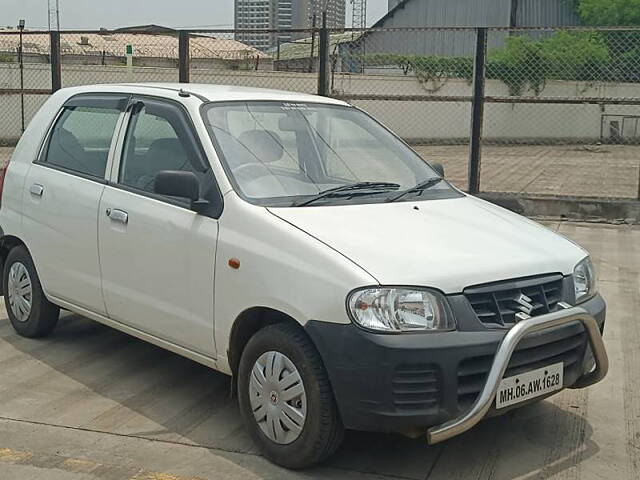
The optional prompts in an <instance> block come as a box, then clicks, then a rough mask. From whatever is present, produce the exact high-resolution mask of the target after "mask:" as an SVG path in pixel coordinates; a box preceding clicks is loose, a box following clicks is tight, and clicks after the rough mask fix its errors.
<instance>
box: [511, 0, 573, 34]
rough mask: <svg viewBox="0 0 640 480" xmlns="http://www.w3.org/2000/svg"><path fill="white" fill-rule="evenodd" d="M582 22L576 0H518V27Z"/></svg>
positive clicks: (554, 25)
mask: <svg viewBox="0 0 640 480" xmlns="http://www.w3.org/2000/svg"><path fill="white" fill-rule="evenodd" d="M581 24H582V22H581V21H580V16H579V15H578V13H577V12H576V10H575V7H574V0H518V10H517V13H516V26H518V27H563V26H565V27H566V26H576V25H581Z"/></svg>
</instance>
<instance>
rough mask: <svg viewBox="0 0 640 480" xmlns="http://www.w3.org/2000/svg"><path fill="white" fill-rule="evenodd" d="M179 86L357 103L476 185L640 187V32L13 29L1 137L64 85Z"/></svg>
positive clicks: (3, 36) (7, 45) (14, 132)
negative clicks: (218, 86) (250, 90)
mask: <svg viewBox="0 0 640 480" xmlns="http://www.w3.org/2000/svg"><path fill="white" fill-rule="evenodd" d="M56 39H58V40H56ZM58 43H59V48H57V47H56V45H57V44H58ZM21 45H22V47H21ZM58 72H60V73H59V74H58ZM177 81H181V82H193V83H213V84H222V85H234V86H248V87H262V88H273V89H279V90H291V91H297V92H304V93H320V94H324V95H327V96H332V97H335V98H340V99H344V100H346V101H348V102H349V103H352V104H353V105H356V106H357V107H359V108H362V109H363V110H365V111H367V112H369V113H370V114H372V115H373V116H375V117H376V118H377V119H378V120H380V121H381V122H382V123H384V124H385V125H387V126H388V127H390V128H391V129H392V130H394V131H395V132H396V133H397V134H398V135H399V136H401V137H402V138H403V139H405V141H407V142H408V143H410V144H412V145H413V146H414V148H415V149H416V150H417V151H418V152H419V153H420V154H421V155H423V156H424V158H426V159H429V160H434V161H441V162H442V163H444V165H445V168H446V171H447V177H448V178H449V179H450V180H451V181H452V182H453V183H455V184H456V185H458V186H459V187H461V188H463V189H469V190H470V191H472V192H474V193H475V192H478V191H484V192H507V193H518V194H531V195H554V196H580V197H616V198H638V197H639V196H640V193H639V190H640V185H639V184H640V155H638V153H640V29H613V28H609V29H598V28H591V29H586V28H567V29H548V28H547V29H543V28H539V29H536V28H526V29H506V28H393V29H388V28H374V29H364V30H357V29H346V30H327V29H319V28H313V29H306V30H201V31H175V30H170V29H158V28H156V29H153V30H131V29H127V30H109V31H106V30H100V31H73V32H72V31H64V32H60V33H59V34H58V33H57V32H24V33H23V35H20V33H19V32H16V31H12V32H0V108H1V109H2V111H3V113H4V115H3V116H2V117H1V118H0V143H8V144H13V143H15V141H16V140H17V139H18V138H19V136H20V134H21V132H22V123H23V121H22V118H23V117H24V123H25V125H26V124H28V122H29V120H30V118H31V116H32V115H33V114H34V113H35V111H37V109H38V108H39V106H40V105H41V104H42V102H43V101H44V100H45V99H46V98H47V95H48V94H49V93H50V92H51V91H52V90H55V89H56V88H57V87H58V86H61V87H68V86H75V85H87V84H97V83H123V82H126V83H128V82H177ZM23 112H24V114H23Z"/></svg>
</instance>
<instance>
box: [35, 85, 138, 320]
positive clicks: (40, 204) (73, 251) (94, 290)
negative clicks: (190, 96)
mask: <svg viewBox="0 0 640 480" xmlns="http://www.w3.org/2000/svg"><path fill="white" fill-rule="evenodd" d="M127 102H128V96H126V95H106V94H105V95H93V94H92V95H79V96H76V97H73V98H71V99H70V100H68V101H67V102H66V103H65V105H64V106H63V108H62V110H61V111H60V112H59V114H58V117H57V118H56V120H55V122H54V123H53V126H52V128H51V130H50V132H49V134H48V138H47V140H46V142H45V144H44V147H43V148H42V151H41V153H40V156H39V158H38V159H37V160H36V161H35V162H34V164H33V165H32V166H31V168H30V169H29V172H28V174H27V178H26V182H25V189H26V192H25V198H24V204H23V205H24V206H23V213H24V216H23V227H24V233H25V239H26V242H27V247H28V248H29V251H30V252H31V255H32V257H33V259H34V262H35V266H36V268H37V270H38V275H39V276H40V279H41V281H42V284H43V287H44V289H45V291H46V292H47V294H48V295H49V296H53V297H56V298H58V299H61V300H64V301H67V302H69V303H72V304H74V305H77V306H79V307H82V308H86V309H88V310H90V311H92V312H95V313H99V314H104V313H105V305H104V300H103V298H102V290H101V285H100V265H99V262H98V207H99V204H100V197H101V196H102V193H103V191H104V188H105V184H106V172H108V171H109V170H110V163H111V157H112V153H113V151H114V146H115V137H116V135H115V133H116V131H117V130H118V129H119V126H120V125H121V123H122V121H123V118H124V110H125V108H126V105H127Z"/></svg>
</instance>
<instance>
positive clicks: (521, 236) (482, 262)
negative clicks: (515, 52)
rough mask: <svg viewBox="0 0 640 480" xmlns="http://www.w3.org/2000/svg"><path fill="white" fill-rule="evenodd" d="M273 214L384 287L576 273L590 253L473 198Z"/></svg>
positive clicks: (446, 287) (453, 288) (452, 287)
mask: <svg viewBox="0 0 640 480" xmlns="http://www.w3.org/2000/svg"><path fill="white" fill-rule="evenodd" d="M269 211H271V213H273V214H274V215H276V216H277V217H279V218H281V219H282V220H284V221H286V222H288V223H290V224H292V225H294V226H296V227H297V228H299V229H301V230H303V231H305V232H307V233H308V234H309V235H311V236H313V237H315V238H317V239H318V240H320V241H321V242H323V243H325V244H326V245H328V246H329V247H331V248H333V249H335V250H337V251H338V252H340V253H341V254H342V255H344V256H346V257H348V258H349V259H351V260H352V261H353V262H355V263H356V264H358V265H359V266H360V267H362V268H363V269H364V270H366V271H367V272H368V273H369V274H371V275H372V276H373V277H374V278H375V279H376V281H377V282H379V283H380V284H386V285H421V286H427V287H432V288H437V289H439V290H441V291H443V292H444V293H459V292H462V290H463V289H464V288H465V287H468V286H471V285H479V284H483V283H488V282H494V281H499V280H507V279H512V278H519V277H526V276H531V275H538V274H546V273H562V274H570V273H572V272H573V268H574V267H575V265H576V263H578V262H579V261H580V260H581V259H582V258H584V257H585V256H586V255H587V253H586V252H585V251H584V250H583V249H581V248H580V247H578V246H577V245H576V244H574V243H573V242H571V241H569V240H567V239H566V238H564V237H563V236H561V235H558V234H556V233H554V232H552V231H550V230H548V229H546V228H545V227H543V226H541V225H539V224H537V223H535V222H533V221H531V220H528V219H526V218H524V217H521V216H519V215H516V214H514V213H512V212H509V211H507V210H505V209H502V208H500V207H497V206H495V205H492V204H490V203H488V202H485V201H483V200H480V199H477V198H474V197H470V196H464V197H462V198H454V199H442V200H426V201H419V202H396V203H383V204H365V205H334V206H314V207H312V206H308V207H297V208H296V207H289V208H269Z"/></svg>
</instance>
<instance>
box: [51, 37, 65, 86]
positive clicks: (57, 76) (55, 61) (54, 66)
mask: <svg viewBox="0 0 640 480" xmlns="http://www.w3.org/2000/svg"><path fill="white" fill-rule="evenodd" d="M49 37H50V50H51V52H50V53H51V92H52V93H53V92H57V91H58V90H60V89H61V88H62V70H61V63H62V60H61V58H60V32H59V31H51V32H49Z"/></svg>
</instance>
